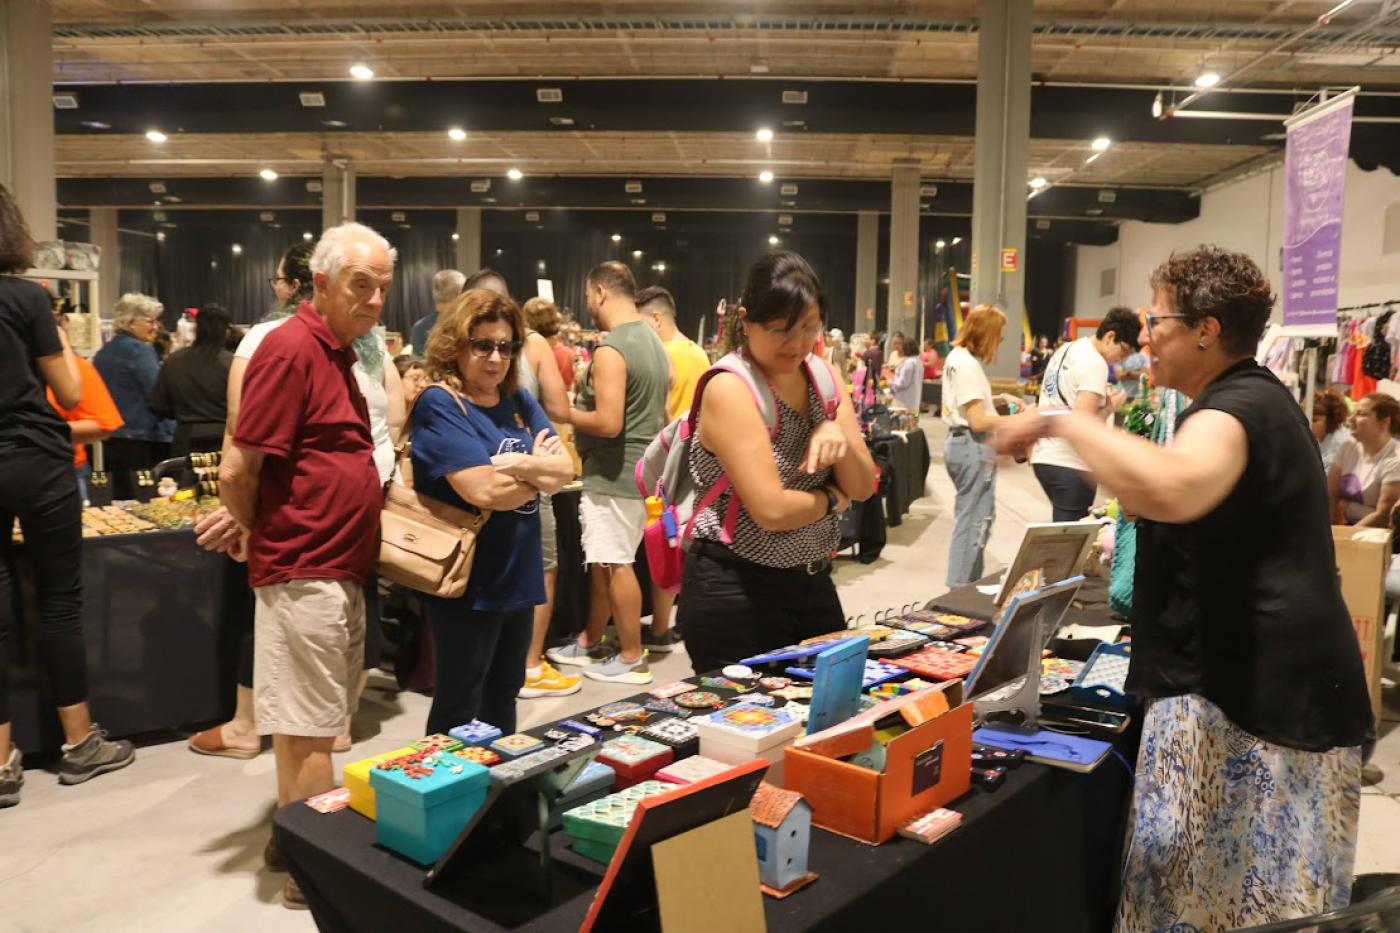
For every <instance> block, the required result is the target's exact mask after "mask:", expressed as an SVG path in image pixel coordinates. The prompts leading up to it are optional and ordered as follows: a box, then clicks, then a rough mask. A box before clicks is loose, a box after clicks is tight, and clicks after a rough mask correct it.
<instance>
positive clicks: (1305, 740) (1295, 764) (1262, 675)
mask: <svg viewBox="0 0 1400 933" xmlns="http://www.w3.org/2000/svg"><path fill="white" fill-rule="evenodd" d="M1152 287H1153V306H1152V313H1151V314H1150V315H1149V316H1148V318H1147V328H1146V329H1145V331H1144V333H1143V336H1142V339H1143V341H1144V342H1146V341H1148V340H1149V339H1150V341H1151V365H1152V372H1153V376H1154V379H1155V381H1156V383H1157V385H1159V386H1165V387H1168V388H1173V389H1177V390H1179V391H1181V392H1183V393H1185V394H1186V395H1187V396H1190V397H1192V398H1194V399H1195V401H1194V402H1193V404H1192V405H1191V406H1190V407H1189V408H1188V409H1187V410H1186V411H1185V412H1183V413H1182V415H1181V416H1180V418H1179V419H1178V429H1177V432H1176V439H1175V443H1174V445H1173V446H1172V447H1170V448H1159V447H1154V446H1153V445H1151V444H1149V443H1147V442H1146V441H1143V440H1141V439H1139V438H1135V437H1131V436H1129V435H1127V434H1125V433H1122V432H1118V431H1115V430H1112V429H1110V428H1107V427H1105V426H1104V425H1103V423H1102V422H1100V421H1097V420H1096V419H1094V418H1092V417H1090V416H1088V415H1082V414H1067V415H1058V416H1048V415H1042V414H1040V413H1037V412H1030V413H1027V414H1026V415H1024V416H1021V417H1018V418H1014V419H1011V420H1009V421H1008V422H1007V423H1006V424H1005V425H1003V426H1002V427H1001V428H1000V429H999V430H998V432H997V443H998V446H999V447H1001V448H1002V449H1019V448H1021V447H1023V446H1024V445H1025V444H1026V443H1027V442H1028V441H1033V440H1035V439H1038V438H1040V437H1045V436H1050V435H1052V434H1053V435H1054V436H1057V437H1063V438H1065V439H1067V440H1068V441H1070V443H1071V444H1073V445H1074V448H1075V450H1076V452H1078V454H1079V455H1080V456H1081V457H1083V459H1084V461H1085V463H1086V464H1088V466H1089V468H1090V469H1091V470H1092V471H1093V472H1094V474H1095V475H1096V476H1097V477H1098V480H1099V482H1101V483H1103V484H1104V485H1105V486H1107V487H1109V489H1111V490H1112V491H1113V492H1114V493H1115V494H1116V495H1117V496H1118V498H1119V501H1120V502H1121V503H1122V506H1123V508H1124V510H1125V511H1126V512H1129V513H1132V514H1135V515H1137V516H1138V520H1137V524H1138V532H1137V534H1138V538H1137V542H1138V543H1137V547H1138V551H1137V565H1136V574H1135V579H1134V596H1133V611H1132V623H1133V649H1134V652H1133V660H1132V666H1131V668H1130V670H1129V674H1128V689H1129V691H1130V692H1132V693H1134V694H1135V695H1137V696H1139V697H1141V698H1143V699H1144V700H1146V701H1147V707H1146V713H1145V719H1144V724H1143V736H1142V748H1141V752H1140V754H1139V759H1138V771H1137V782H1136V788H1135V795H1136V796H1135V800H1134V808H1133V813H1134V825H1133V827H1132V831H1131V834H1130V846H1129V850H1128V857H1127V866H1126V870H1125V877H1124V888H1123V898H1122V901H1121V903H1120V905H1119V912H1118V929H1120V930H1148V929H1165V928H1169V927H1173V928H1174V927H1175V926H1176V925H1180V926H1181V927H1182V928H1191V929H1234V928H1236V927H1241V926H1255V925H1258V924H1263V923H1269V922H1273V921H1278V920H1285V919H1292V918H1297V917H1303V916H1308V915H1311V914H1315V913H1321V912H1323V911H1327V910H1332V909H1336V908H1340V907H1344V906H1346V905H1347V903H1348V901H1349V896H1350V885H1351V871H1352V864H1353V861H1354V858H1355V852H1356V827H1357V819H1358V813H1359V801H1360V797H1359V793H1360V780H1361V763H1362V748H1363V746H1364V745H1366V744H1367V743H1369V742H1371V741H1372V740H1373V739H1374V736H1375V727H1374V722H1373V720H1372V716H1371V706H1370V702H1369V700H1368V697H1367V691H1366V684H1365V681H1364V676H1363V673H1362V665H1361V655H1360V651H1359V648H1358V644H1357V638H1356V634H1355V632H1354V631H1353V629H1352V625H1351V618H1350V614H1349V613H1348V611H1347V609H1346V606H1345V604H1344V603H1343V602H1342V597H1341V592H1340V588H1339V585H1338V581H1337V575H1336V560H1335V554H1334V549H1333V543H1332V532H1331V529H1330V527H1329V522H1328V514H1327V492H1326V484H1325V479H1324V477H1323V473H1322V465H1321V460H1320V457H1319V455H1318V450H1317V442H1316V441H1315V440H1314V439H1313V437H1312V433H1311V430H1310V427H1309V424H1308V419H1307V418H1306V417H1305V416H1304V414H1303V412H1302V410H1301V409H1300V408H1299V406H1298V403H1297V402H1296V401H1295V400H1294V399H1293V397H1292V395H1291V394H1290V393H1289V392H1288V390H1287V389H1286V388H1285V387H1284V386H1283V385H1282V384H1281V383H1280V382H1279V381H1278V379H1277V378H1275V377H1274V375H1273V374H1272V373H1271V372H1269V371H1268V370H1267V369H1264V368H1263V367H1261V366H1259V365H1257V364H1256V363H1255V362H1254V360H1253V354H1254V351H1255V348H1256V346H1257V345H1258V342H1259V340H1260V338H1261V336H1262V334H1263V331H1264V328H1265V326H1266V325H1267V324H1268V320H1269V315H1270V311H1271V309H1272V306H1273V294H1272V292H1271V290H1270V287H1269V283H1268V281H1267V280H1266V279H1265V278H1264V275H1263V273H1261V272H1260V270H1259V268H1258V267H1257V266H1256V265H1255V264H1254V263H1253V261H1251V260H1250V259H1249V258H1248V257H1246V256H1243V255H1241V254H1238V253H1230V252H1227V251H1225V250H1222V249H1218V248H1214V247H1201V248H1199V249H1197V250H1194V251H1192V252H1189V253H1185V254H1176V255H1173V256H1172V257H1171V258H1170V259H1169V260H1168V261H1167V262H1165V263H1163V264H1162V265H1161V266H1160V267H1158V269H1157V270H1156V271H1155V272H1154V273H1153V275H1152Z"/></svg>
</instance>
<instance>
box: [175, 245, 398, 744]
mask: <svg viewBox="0 0 1400 933" xmlns="http://www.w3.org/2000/svg"><path fill="white" fill-rule="evenodd" d="M315 246H316V244H315V243H314V242H311V243H298V244H296V245H295V246H293V247H292V248H291V249H289V250H287V252H286V254H285V255H284V256H283V257H282V261H281V262H280V263H279V264H278V266H277V276H276V277H275V278H273V279H272V290H273V292H274V293H275V294H276V295H277V305H276V307H275V308H274V309H273V310H272V312H270V313H269V314H268V315H267V317H266V318H264V319H263V321H262V322H260V323H258V324H255V325H253V327H252V328H251V329H250V330H249V331H248V333H247V334H246V335H245V336H244V337H243V339H242V340H241V341H240V342H239V344H238V350H237V351H235V353H234V355H233V363H232V365H231V366H230V367H229V373H228V420H227V422H226V429H225V431H224V449H225V450H227V449H228V445H229V444H230V443H231V438H232V436H233V430H234V427H235V426H236V425H237V423H238V406H239V403H240V402H241V401H242V398H243V373H244V371H245V370H246V369H247V368H248V361H249V360H251V359H252V358H253V354H254V353H255V352H256V351H257V349H258V347H259V346H261V345H262V342H263V339H264V338H265V337H266V336H267V335H268V334H269V333H271V332H272V331H273V330H275V329H276V328H278V327H280V326H281V325H282V324H283V323H285V322H286V321H287V320H288V319H289V318H290V317H291V316H292V315H293V314H294V313H296V310H297V307H298V306H299V305H300V304H301V303H302V302H303V301H310V300H311V296H312V292H313V291H314V288H313V285H312V280H311V265H310V264H311V253H312V252H313V250H314V249H315ZM354 346H355V355H356V360H355V366H354V369H353V370H352V371H353V372H354V374H355V383H356V384H357V385H358V386H359V387H360V392H361V393H363V394H364V397H365V405H366V407H367V408H368V409H369V429H370V436H371V437H372V438H373V439H374V465H375V467H376V468H377V469H378V470H379V481H380V482H381V483H384V482H388V480H389V476H390V474H392V473H393V470H394V444H395V442H396V439H397V438H398V437H400V435H401V434H402V433H403V428H404V421H405V418H406V411H405V405H404V396H403V386H402V383H401V382H400V380H399V371H398V369H397V368H396V367H394V366H393V365H391V364H390V361H389V358H388V351H387V349H386V348H385V346H384V340H383V338H382V337H380V336H379V335H378V334H376V333H375V332H373V331H371V332H370V333H368V334H366V335H365V336H363V337H361V338H359V339H358V340H356V341H355V344H354ZM224 512H225V510H224V509H222V508H221V509H219V510H218V512H217V513H215V515H213V516H210V517H209V518H207V519H205V520H204V521H202V522H201V523H200V525H199V527H198V528H197V529H196V531H199V532H200V533H201V537H200V543H201V544H202V543H204V540H205V538H206V537H208V536H210V529H211V528H217V527H218V524H219V519H220V517H221V514H222V513H224ZM215 534H217V532H215ZM376 590H377V587H376V586H367V587H366V588H365V596H366V599H367V600H368V604H367V612H366V615H367V618H368V620H369V624H368V625H367V626H366V629H365V670H364V671H361V672H360V680H359V686H358V689H357V690H356V696H357V697H358V695H359V692H360V691H362V690H364V686H365V680H366V677H367V674H366V671H368V669H369V668H371V667H375V666H377V665H378V663H379V649H378V646H379V638H378V632H379V613H378V597H377V592H376ZM350 744H351V739H350V723H349V721H348V720H347V721H346V723H345V732H344V733H342V734H341V735H340V736H339V737H338V738H337V739H336V740H335V744H334V746H333V750H334V751H337V752H346V751H349V750H350ZM189 745H190V749H191V751H195V752H198V753H199V754H201V755H216V756H219V757H223V758H252V757H254V756H256V755H257V754H258V752H259V751H261V750H262V741H261V739H259V737H258V733H257V727H256V725H255V724H254V721H253V637H252V631H251V628H250V629H249V631H247V632H246V633H245V637H244V639H243V643H242V645H241V646H240V658H239V666H238V692H237V701H236V705H235V707H234V714H233V719H231V720H230V721H228V722H226V723H223V724H221V725H217V726H212V727H210V728H208V729H205V730H204V731H203V732H200V733H198V734H197V735H194V736H192V737H191V738H190V741H189Z"/></svg>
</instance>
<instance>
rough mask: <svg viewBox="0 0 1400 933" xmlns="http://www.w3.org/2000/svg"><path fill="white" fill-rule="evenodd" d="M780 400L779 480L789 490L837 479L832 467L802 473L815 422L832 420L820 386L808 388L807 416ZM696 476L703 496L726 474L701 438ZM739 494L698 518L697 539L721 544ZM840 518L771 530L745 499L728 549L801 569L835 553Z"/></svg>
mask: <svg viewBox="0 0 1400 933" xmlns="http://www.w3.org/2000/svg"><path fill="white" fill-rule="evenodd" d="M774 397H775V398H776V396H774ZM777 402H778V410H779V411H780V412H781V417H780V418H779V425H778V436H777V437H776V438H774V440H773V458H774V459H775V460H776V461H777V463H778V478H779V479H780V480H781V481H782V484H783V488H784V489H821V488H822V487H823V486H825V485H827V484H828V483H830V482H831V476H832V470H831V469H830V468H827V469H825V470H822V471H819V472H817V473H811V474H808V473H804V472H802V459H803V457H805V456H806V454H807V443H808V441H809V440H810V439H811V437H812V426H813V425H816V424H820V423H821V422H823V421H825V420H826V414H825V412H823V410H822V402H821V398H820V397H819V396H818V395H817V390H816V389H814V388H812V386H810V385H809V386H808V387H807V412H806V416H805V417H804V416H803V414H802V413H800V412H798V411H796V410H794V409H793V408H791V407H790V406H788V405H787V404H786V403H785V402H784V401H783V400H782V399H777ZM690 474H691V476H692V477H693V478H694V480H695V484H696V493H697V498H698V497H699V496H703V495H704V494H705V492H706V491H707V490H708V489H709V488H710V486H712V485H713V484H714V483H715V481H716V480H718V479H719V478H720V477H721V476H722V475H723V474H724V468H723V467H722V466H720V462H719V458H718V457H716V456H715V455H714V454H713V453H711V452H710V451H708V450H706V449H705V446H704V445H703V444H701V443H699V439H698V438H697V440H696V443H693V444H691V445H690ZM733 495H734V492H733V490H732V489H731V490H729V491H726V492H725V493H724V494H723V495H721V496H720V497H719V498H718V499H716V500H715V502H714V503H713V504H712V505H710V506H709V507H708V508H706V509H705V511H703V512H701V513H700V516H699V517H698V518H697V519H696V520H695V532H694V537H695V538H696V539H697V540H700V541H714V542H716V543H721V540H720V529H721V528H722V527H723V526H724V513H725V510H726V509H728V507H729V500H730V498H731V497H732V496H733ZM838 521H839V519H838V517H837V516H835V515H827V516H825V517H824V518H821V519H819V520H818V521H815V522H813V523H812V524H810V525H804V526H803V527H801V528H794V529H793V530H791V531H766V530H764V529H763V528H760V527H759V525H758V523H757V522H755V521H754V520H753V517H752V516H750V515H749V510H748V509H747V508H745V507H744V505H743V503H742V502H740V504H739V517H738V520H737V521H736V522H735V526H734V541H733V542H732V543H731V544H729V545H728V547H729V549H730V550H731V551H733V552H734V553H735V554H737V555H739V556H740V557H742V558H744V559H745V560H748V561H752V562H753V563H755V564H762V565H763V566H765V567H775V568H779V569H789V568H793V567H801V566H803V565H804V564H807V563H810V562H812V561H818V560H826V559H827V558H829V557H830V556H831V552H832V551H834V550H835V549H836V543H837V541H838V540H839V538H840V529H839V527H838V525H837V523H838Z"/></svg>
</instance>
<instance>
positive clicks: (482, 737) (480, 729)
mask: <svg viewBox="0 0 1400 933" xmlns="http://www.w3.org/2000/svg"><path fill="white" fill-rule="evenodd" d="M447 734H448V735H450V736H452V737H453V738H454V739H456V740H457V741H459V742H461V743H462V744H463V745H489V744H490V743H491V741H492V740H493V739H499V738H500V737H501V730H500V729H497V728H496V727H495V726H493V725H491V724H490V723H489V722H482V721H481V720H480V719H473V720H472V721H471V722H469V723H465V724H463V725H460V726H457V727H455V728H452V729H448V730H447Z"/></svg>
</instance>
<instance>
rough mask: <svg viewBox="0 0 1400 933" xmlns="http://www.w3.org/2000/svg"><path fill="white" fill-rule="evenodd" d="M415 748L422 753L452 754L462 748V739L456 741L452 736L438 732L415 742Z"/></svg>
mask: <svg viewBox="0 0 1400 933" xmlns="http://www.w3.org/2000/svg"><path fill="white" fill-rule="evenodd" d="M413 747H414V748H416V749H418V750H419V751H420V752H451V751H455V750H457V749H459V748H461V747H462V742H461V740H460V739H454V738H453V737H452V736H450V735H443V734H442V733H441V732H437V733H434V734H433V735H427V736H424V737H423V738H421V739H419V740H418V741H417V742H414V743H413Z"/></svg>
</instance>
